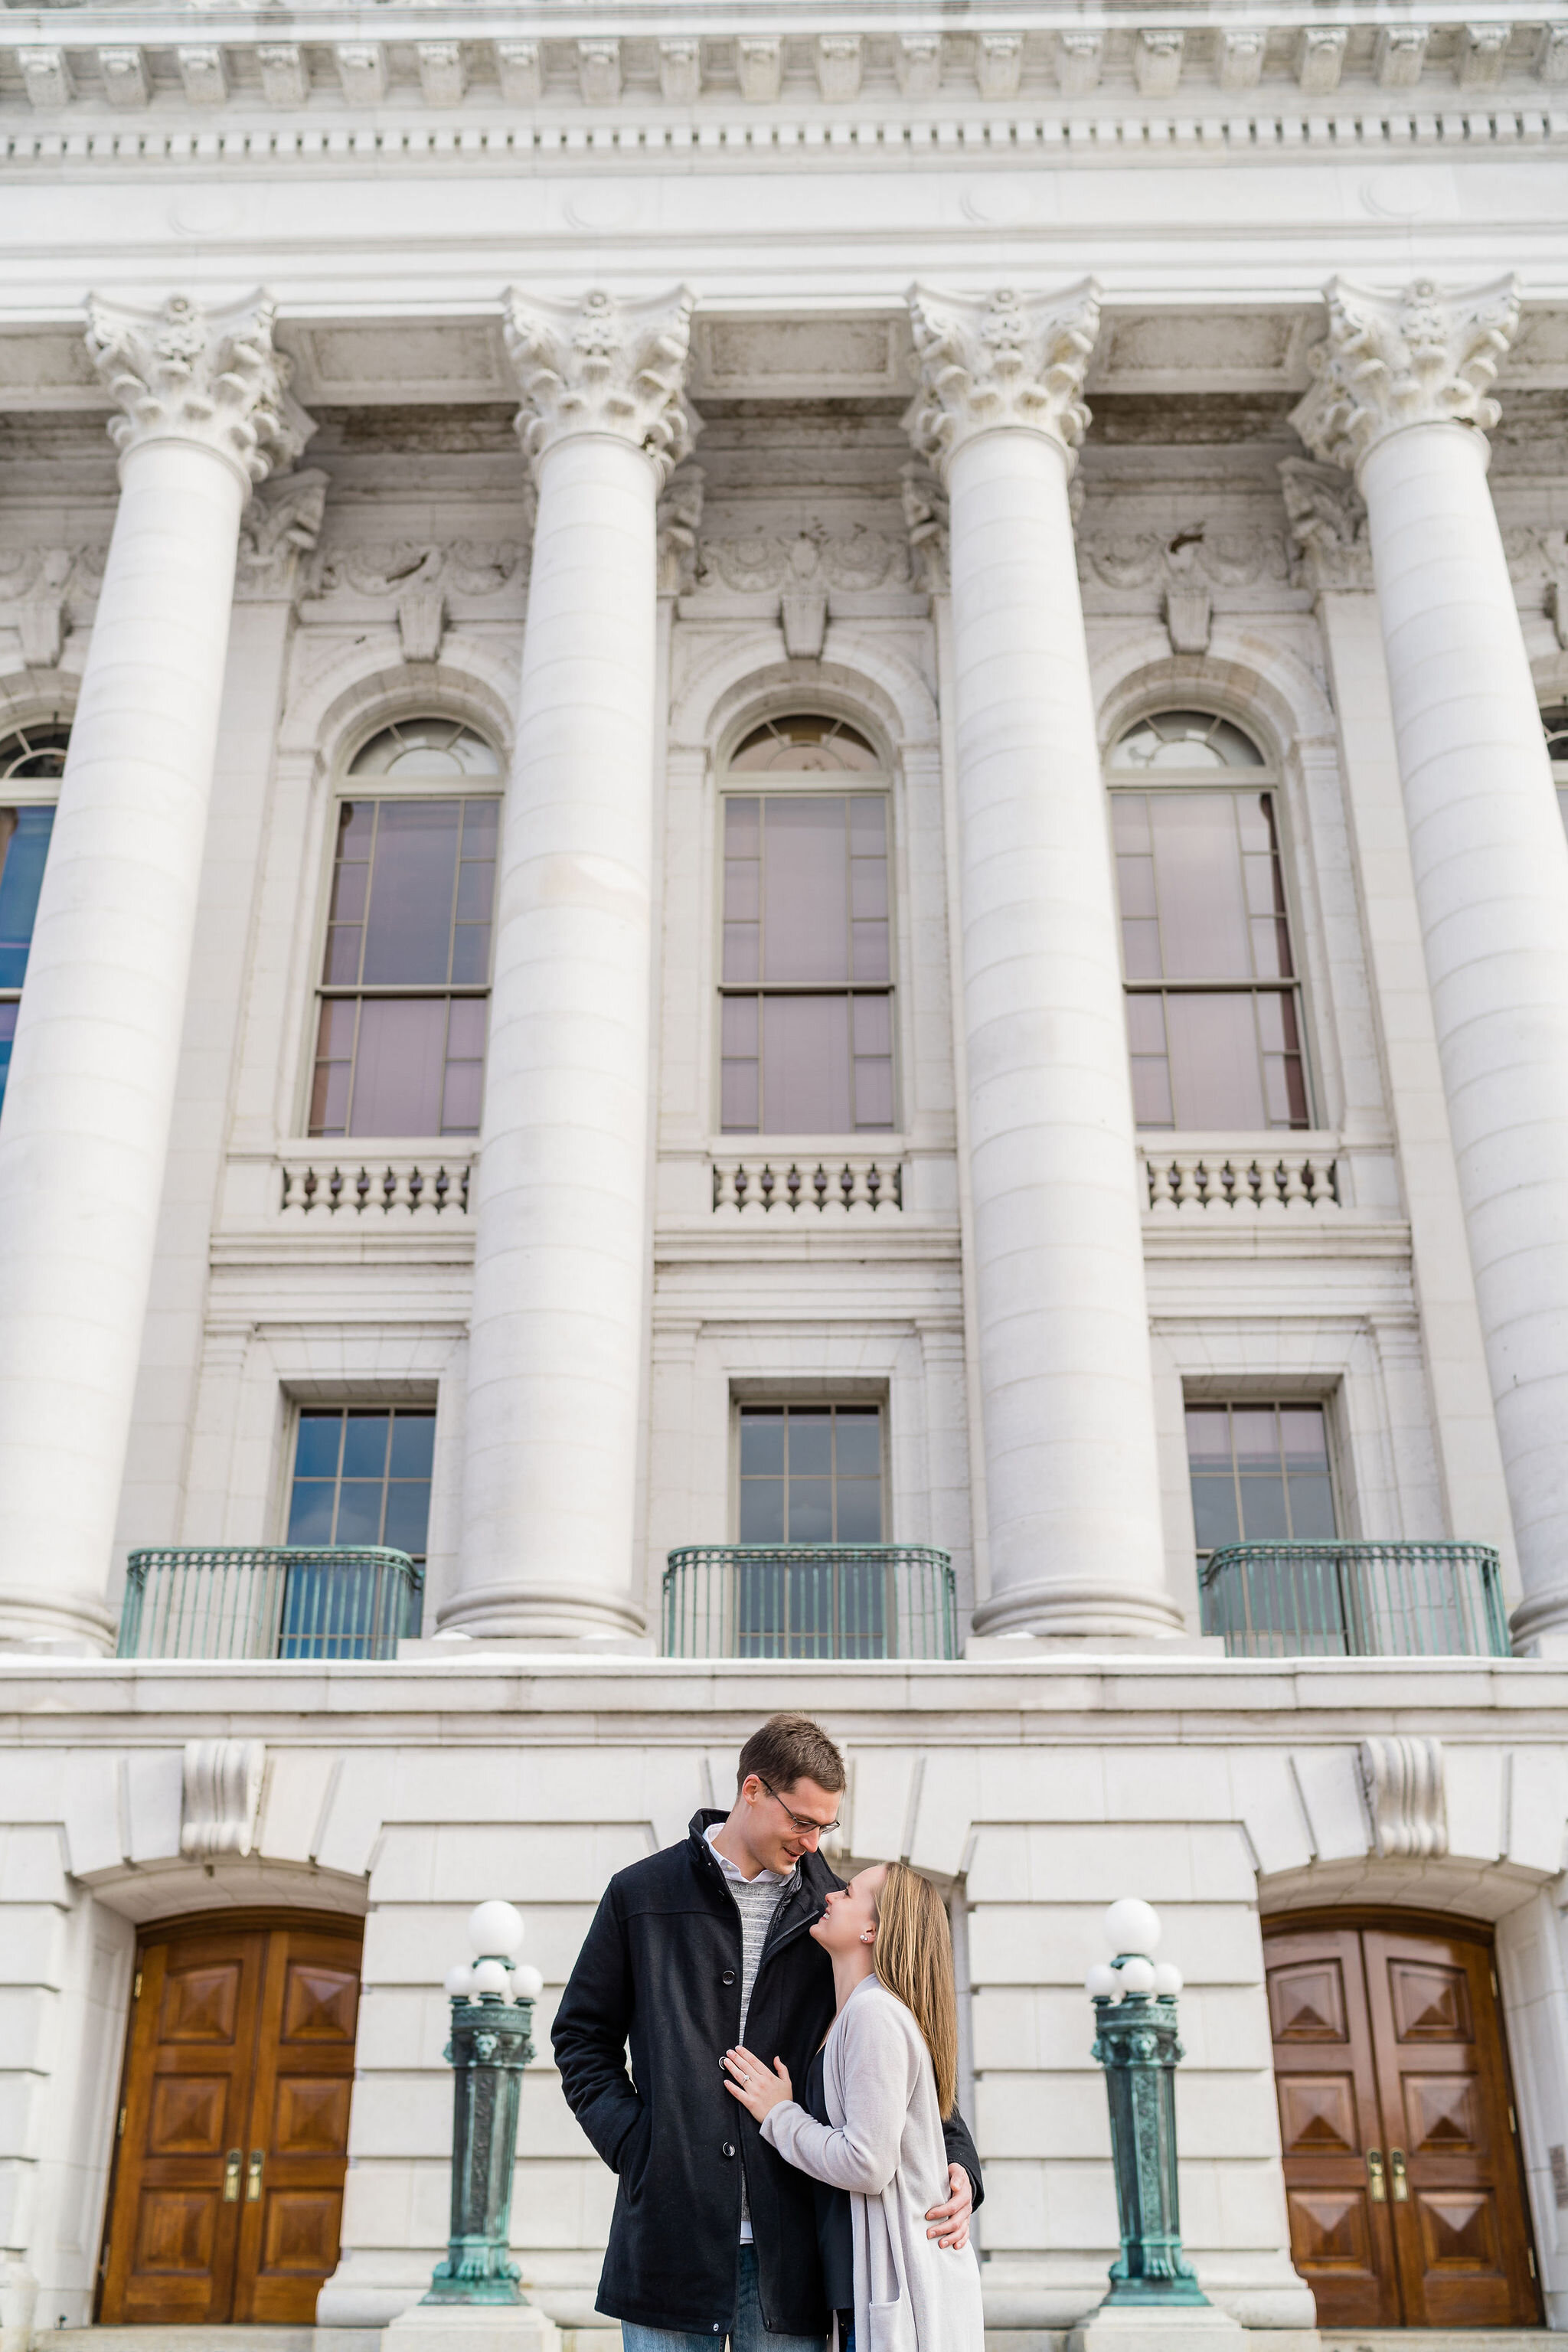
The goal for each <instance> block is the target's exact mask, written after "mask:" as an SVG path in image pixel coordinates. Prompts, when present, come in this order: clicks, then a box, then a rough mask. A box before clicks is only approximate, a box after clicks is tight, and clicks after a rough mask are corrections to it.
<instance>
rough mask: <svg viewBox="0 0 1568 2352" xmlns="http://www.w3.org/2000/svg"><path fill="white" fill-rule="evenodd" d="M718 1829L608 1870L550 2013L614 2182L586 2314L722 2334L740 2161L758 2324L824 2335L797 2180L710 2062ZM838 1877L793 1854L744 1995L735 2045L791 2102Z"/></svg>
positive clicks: (723, 1911)
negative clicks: (790, 1877) (794, 1864)
mask: <svg viewBox="0 0 1568 2352" xmlns="http://www.w3.org/2000/svg"><path fill="white" fill-rule="evenodd" d="M723 1819H724V1815H723V1814H722V1813H718V1812H700V1813H698V1814H697V1815H696V1817H695V1818H694V1820H693V1822H692V1823H691V1831H690V1834H689V1836H688V1838H687V1839H686V1841H685V1843H683V1844H681V1845H672V1846H667V1847H666V1848H665V1850H664V1852H663V1853H656V1854H651V1855H650V1856H649V1857H648V1859H647V1861H646V1862H637V1863H634V1864H632V1866H631V1868H630V1869H629V1870H621V1871H617V1872H616V1875H615V1877H614V1878H612V1879H611V1881H610V1883H609V1885H608V1886H607V1887H606V1888H605V1897H604V1900H603V1902H602V1903H601V1904H600V1906H599V1908H598V1912H597V1914H596V1916H595V1920H594V1924H593V1926H592V1927H590V1928H589V1930H588V1934H587V1937H586V1940H585V1941H584V1946H583V1948H582V1950H581V1952H579V1954H578V1955H577V1965H576V1967H575V1968H574V1969H573V1971H572V1979H571V1982H570V1983H569V1984H568V1985H567V1987H566V1990H565V1992H564V1994H563V1997H562V2001H561V2006H560V2008H559V2009H558V2010H557V2011H556V2013H555V2031H554V2035H553V2040H554V2044H555V2062H556V2064H557V2065H558V2066H559V2067H560V2069H561V2084H562V2088H563V2090H564V2092H565V2094H566V2103H567V2105H569V2106H570V2108H571V2110H572V2112H573V2114H574V2116H576V2118H577V2121H578V2122H579V2123H580V2124H581V2125H582V2126H583V2129H584V2131H585V2132H586V2133H587V2135H588V2137H589V2138H590V2139H591V2140H592V2141H593V2143H594V2146H595V2147H596V2148H597V2150H598V2152H599V2154H600V2155H601V2156H602V2157H603V2158H604V2159H605V2163H606V2164H607V2165H608V2166H609V2167H610V2169H611V2170H612V2172H616V2173H618V2174H619V2176H620V2185H619V2187H618V2189H616V2213H615V2219H614V2221H612V2222H611V2224H610V2242H609V2245H608V2247H607V2248H606V2249H605V2268H604V2272H603V2274H602V2276H601V2278H600V2280H599V2295H598V2308H599V2310H601V2311H602V2312H604V2313H605V2315H606V2316H607V2317H609V2318H611V2319H626V2320H630V2321H631V2322H632V2323H633V2325H634V2326H642V2327H669V2328H676V2329H683V2330H685V2331H686V2332H688V2333H690V2334H699V2335H703V2336H724V2335H727V2334H728V2332H729V2329H730V2326H731V2321H732V2319H733V2317H734V2312H735V2263H736V2250H737V2247H738V2244H739V2241H740V2234H741V2175H742V2168H744V2172H745V2179H746V2189H747V2194H748V2197H749V2200H750V2203H751V2211H752V2234H753V2236H754V2238H755V2240H756V2248H757V2284H758V2290H759V2294H760V2296H761V2300H762V2306H763V2322H764V2324H765V2325H766V2326H767V2327H768V2328H769V2329H770V2330H772V2331H773V2333H774V2334H776V2335H784V2336H823V2335H826V2330H827V2324H828V2321H827V2311H826V2305H825V2302H824V2299H823V2291H822V2274H821V2270H820V2268H819V2265H818V2263H817V2256H816V2217H815V2212H814V2209H813V2204H812V2193H811V2182H810V2181H809V2179H807V2178H806V2176H805V2173H804V2172H797V2171H796V2170H795V2168H794V2166H793V2165H788V2164H786V2163H785V2162H784V2158H782V2157H780V2156H776V2155H775V2154H774V2153H773V2149H772V2148H771V2147H769V2146H768V2145H767V2143H766V2141H765V2140H764V2139H763V2137H762V2135H761V2133H760V2131H759V2130H758V2128H757V2126H756V2124H755V2123H754V2122H753V2121H752V2117H751V2116H749V2115H748V2114H747V2113H746V2110H745V2109H744V2107H742V2105H741V2103H740V2101H739V2100H738V2099H732V2098H731V2095H730V2094H729V2092H728V2091H727V2090H726V2089H725V2088H724V2075H723V2071H722V2066H721V2060H722V2057H723V2053H724V2052H725V2051H726V2050H728V2049H731V2048H732V2047H733V2045H734V2043H735V2042H737V2041H738V2040H739V2039H740V2032H741V1915H740V1913H739V1912H738V1911H737V1909H736V1908H735V1904H734V1899H733V1897H732V1896H731V1894H730V1891H729V1888H728V1887H727V1886H726V1885H725V1883H724V1874H723V1872H722V1871H721V1869H720V1867H719V1864H718V1862H717V1860H716V1859H715V1857H714V1855H713V1853H711V1851H710V1848H709V1846H708V1843H707V1841H706V1839H705V1838H704V1836H703V1832H704V1830H705V1829H706V1828H707V1827H708V1825H709V1823H710V1822H721V1821H722V1820H723ZM842 1883H843V1882H842V1881H841V1880H839V1879H837V1878H836V1877H835V1876H834V1874H833V1873H832V1871H831V1870H830V1869H829V1868H828V1866H827V1864H826V1863H825V1862H824V1861H823V1860H822V1857H821V1856H820V1854H815V1853H807V1854H805V1855H804V1856H803V1857H802V1859H801V1863H800V1866H799V1869H798V1871H797V1872H796V1874H795V1879H794V1881H793V1882H792V1883H791V1884H790V1885H789V1886H788V1887H787V1889H786V1891H785V1893H784V1895H783V1897H782V1899H781V1900H780V1903H779V1906H778V1909H777V1910H776V1911H775V1912H774V1914H773V1924H772V1926H771V1927H770V1928H769V1930H768V1938H767V1942H766V1944H765V1945H764V1946H763V1957H762V1960H761V1962H760V1963H759V1965H758V1969H757V1979H756V1983H755V1985H754V1987H753V1988H752V2007H751V2012H750V2014H749V2016H748V2018H747V2021H746V2047H747V2048H748V2049H749V2050H752V2051H754V2052H755V2053H756V2054H757V2056H758V2057H759V2058H766V2059H768V2060H770V2061H771V2060H773V2058H782V2059H783V2060H784V2064H785V2065H786V2066H787V2067H788V2068H789V2071H790V2079H791V2081H792V2082H793V2083H794V2084H795V2090H796V2093H797V2095H798V2094H799V2093H800V2091H802V2090H803V2089H804V2087H805V2074H806V2068H807V2067H808V2066H809V2065H810V2063H811V2060H812V2056H813V2054H814V2053H815V2052H816V2048H817V2045H818V2043H819V2042H821V2040H822V2037H823V2035H824V2034H825V2033H826V2031H827V2029H828V2026H829V2025H830V2024H831V2023H832V2021H833V2008H834V2001H833V1965H832V1962H831V1961H830V1960H829V1959H828V1957H827V1955H826V1952H825V1951H824V1950H823V1949H822V1948H821V1946H820V1945H819V1944H817V1943H815V1942H814V1941H813V1940H812V1938H811V1937H810V1936H809V1935H808V1934H807V1933H806V1930H807V1928H808V1927H810V1926H811V1923H812V1921H813V1920H814V1919H818V1918H820V1917H821V1916H822V1912H823V1909H824V1906H825V1903H826V1897H827V1895H829V1894H830V1893H831V1891H832V1890H833V1888H834V1887H836V1886H838V1885H841V1884H842ZM627 2042H630V2044H631V2060H632V2066H631V2076H630V2079H629V2080H628V2078H627V2074H626V2044H627ZM946 2129H947V2152H948V2158H949V2160H950V2162H952V2163H954V2164H962V2165H963V2168H964V2170H965V2171H966V2172H967V2173H968V2174H969V2176H970V2178H971V2179H972V2180H973V2184H974V2201H975V2203H976V2204H977V2205H978V2204H979V2202H980V2199H981V2193H982V2192H981V2182H980V2159H979V2158H978V2157H977V2156H976V2155H975V2153H974V2144H973V2140H972V2139H971V2138H970V2137H969V2133H968V2131H967V2129H966V2128H965V2126H964V2125H963V2122H962V2120H961V2119H960V2118H959V2116H957V2115H956V2114H955V2115H954V2116H953V2117H952V2120H951V2122H950V2123H949V2124H948V2126H947V2127H946Z"/></svg>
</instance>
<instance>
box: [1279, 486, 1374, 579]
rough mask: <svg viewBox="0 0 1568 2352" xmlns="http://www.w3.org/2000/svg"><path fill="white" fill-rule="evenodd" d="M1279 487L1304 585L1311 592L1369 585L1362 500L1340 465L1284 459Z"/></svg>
mask: <svg viewBox="0 0 1568 2352" xmlns="http://www.w3.org/2000/svg"><path fill="white" fill-rule="evenodd" d="M1279 488H1280V490H1281V492H1282V493H1283V496H1284V499H1285V512H1286V514H1287V515H1288V516H1289V520H1290V536H1291V538H1292V539H1293V541H1295V546H1296V560H1297V566H1298V569H1299V571H1300V575H1301V578H1302V581H1303V583H1304V584H1305V585H1306V586H1307V587H1309V588H1311V589H1313V590H1320V589H1324V588H1370V587H1371V586H1372V548H1371V545H1370V543H1369V541H1368V540H1367V535H1366V501H1365V499H1363V497H1362V494H1361V492H1360V491H1359V490H1358V489H1357V488H1356V486H1355V482H1354V479H1353V478H1352V476H1351V475H1349V474H1347V473H1346V472H1345V470H1344V468H1343V467H1342V466H1319V465H1315V464H1314V463H1313V461H1312V460H1311V458H1310V457H1286V458H1283V459H1281V461H1280V466H1279Z"/></svg>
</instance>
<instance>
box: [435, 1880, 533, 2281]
mask: <svg viewBox="0 0 1568 2352" xmlns="http://www.w3.org/2000/svg"><path fill="white" fill-rule="evenodd" d="M522 1937H523V1925H522V1914H521V1912H520V1911H518V1910H515V1909H514V1908H513V1906H511V1904H510V1903H480V1904H479V1905H477V1906H476V1907H475V1908H474V1909H473V1910H472V1911H471V1912H470V1913H469V1914H468V1940H469V1943H470V1944H471V1945H472V1947H473V1952H474V1960H473V1965H472V1967H469V1966H468V1963H467V1962H466V1961H462V1960H459V1961H458V1965H457V1967H456V1968H454V1969H450V1970H449V1971H448V1973H447V1987H446V1989H447V1996H448V1998H449V1999H450V2000H451V2004H452V2038H451V2040H450V2041H449V2042H447V2048H446V2051H445V2053H444V2055H445V2057H446V2060H447V2064H448V2065H449V2066H450V2067H451V2068H452V2069H453V2081H452V2226H451V2233H450V2236H449V2239H448V2242H447V2256H446V2260H445V2261H444V2262H439V2263H437V2265H436V2270H435V2275H434V2276H433V2278H432V2279H431V2282H430V2292H429V2293H428V2294H426V2297H425V2301H426V2303H427V2304H429V2303H445V2304H453V2303H456V2304H489V2305H494V2304H519V2303H521V2302H522V2300H523V2295H522V2290H521V2285H520V2284H519V2282H520V2281H521V2276H522V2273H521V2271H520V2270H519V2269H518V2266H517V2264H516V2263H514V2262H513V2261H512V2259H511V2254H510V2239H511V2175H512V2166H513V2164H514V2162H515V2161H516V2157H517V2110H518V2104H519V2101H520V2099H521V2095H522V2070H523V2068H524V2067H525V2066H526V2065H527V2063H528V2062H529V2060H530V2059H531V2057H532V2055H533V2035H532V2032H531V2028H532V2024H533V2004H534V2002H535V2000H537V1999H538V1997H539V1995H540V1993H541V1991H542V1990H543V1979H542V1977H541V1976H540V1974H539V1971H538V1969H531V1968H527V1967H523V1968H521V1969H520V1968H519V1967H518V1966H517V1963H516V1956H517V1953H518V1951H519V1950H520V1948H521V1944H522Z"/></svg>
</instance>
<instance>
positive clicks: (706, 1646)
mask: <svg viewBox="0 0 1568 2352" xmlns="http://www.w3.org/2000/svg"><path fill="white" fill-rule="evenodd" d="M664 1654H665V1656H666V1657H667V1658H955V1657H956V1656H957V1655H958V1612H957V1605H956V1603H955V1601H954V1598H953V1585H952V1559H951V1558H950V1557H949V1555H948V1554H947V1553H946V1552H944V1551H936V1550H933V1549H931V1548H930V1547H929V1546H927V1545H924V1544H689V1545H687V1546H686V1547H685V1549H682V1550H679V1551H672V1552H671V1553H670V1554H669V1559H668V1567H667V1568H666V1570H665V1571H664Z"/></svg>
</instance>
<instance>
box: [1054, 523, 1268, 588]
mask: <svg viewBox="0 0 1568 2352" xmlns="http://www.w3.org/2000/svg"><path fill="white" fill-rule="evenodd" d="M1074 520H1075V522H1076V521H1077V517H1076V516H1075V517H1074ZM1077 540H1078V562H1079V575H1080V577H1081V578H1082V579H1083V580H1084V581H1085V582H1086V583H1087V582H1089V581H1090V580H1098V581H1100V582H1102V583H1103V584H1104V585H1105V586H1106V587H1107V588H1115V589H1121V590H1127V589H1133V588H1156V589H1159V590H1161V591H1163V592H1169V590H1171V589H1172V588H1178V589H1181V588H1194V589H1196V588H1200V587H1206V588H1250V587H1252V586H1254V585H1255V584H1256V583H1258V581H1260V580H1283V579H1285V577H1286V576H1287V573H1288V571H1289V560H1288V558H1287V556H1286V552H1285V542H1284V541H1283V539H1282V538H1281V537H1280V535H1279V532H1278V531H1272V530H1255V529H1251V528H1247V527H1243V528H1240V529H1232V530H1215V529H1211V528H1210V526H1209V524H1208V523H1207V522H1206V521H1202V520H1196V521H1193V522H1190V523H1186V524H1184V525H1183V526H1182V528H1181V529H1179V530H1134V531H1129V530H1107V529H1106V528H1105V526H1104V524H1103V522H1097V523H1096V524H1095V525H1094V526H1093V527H1091V528H1089V529H1088V530H1083V529H1080V530H1079V531H1078V533H1077Z"/></svg>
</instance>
